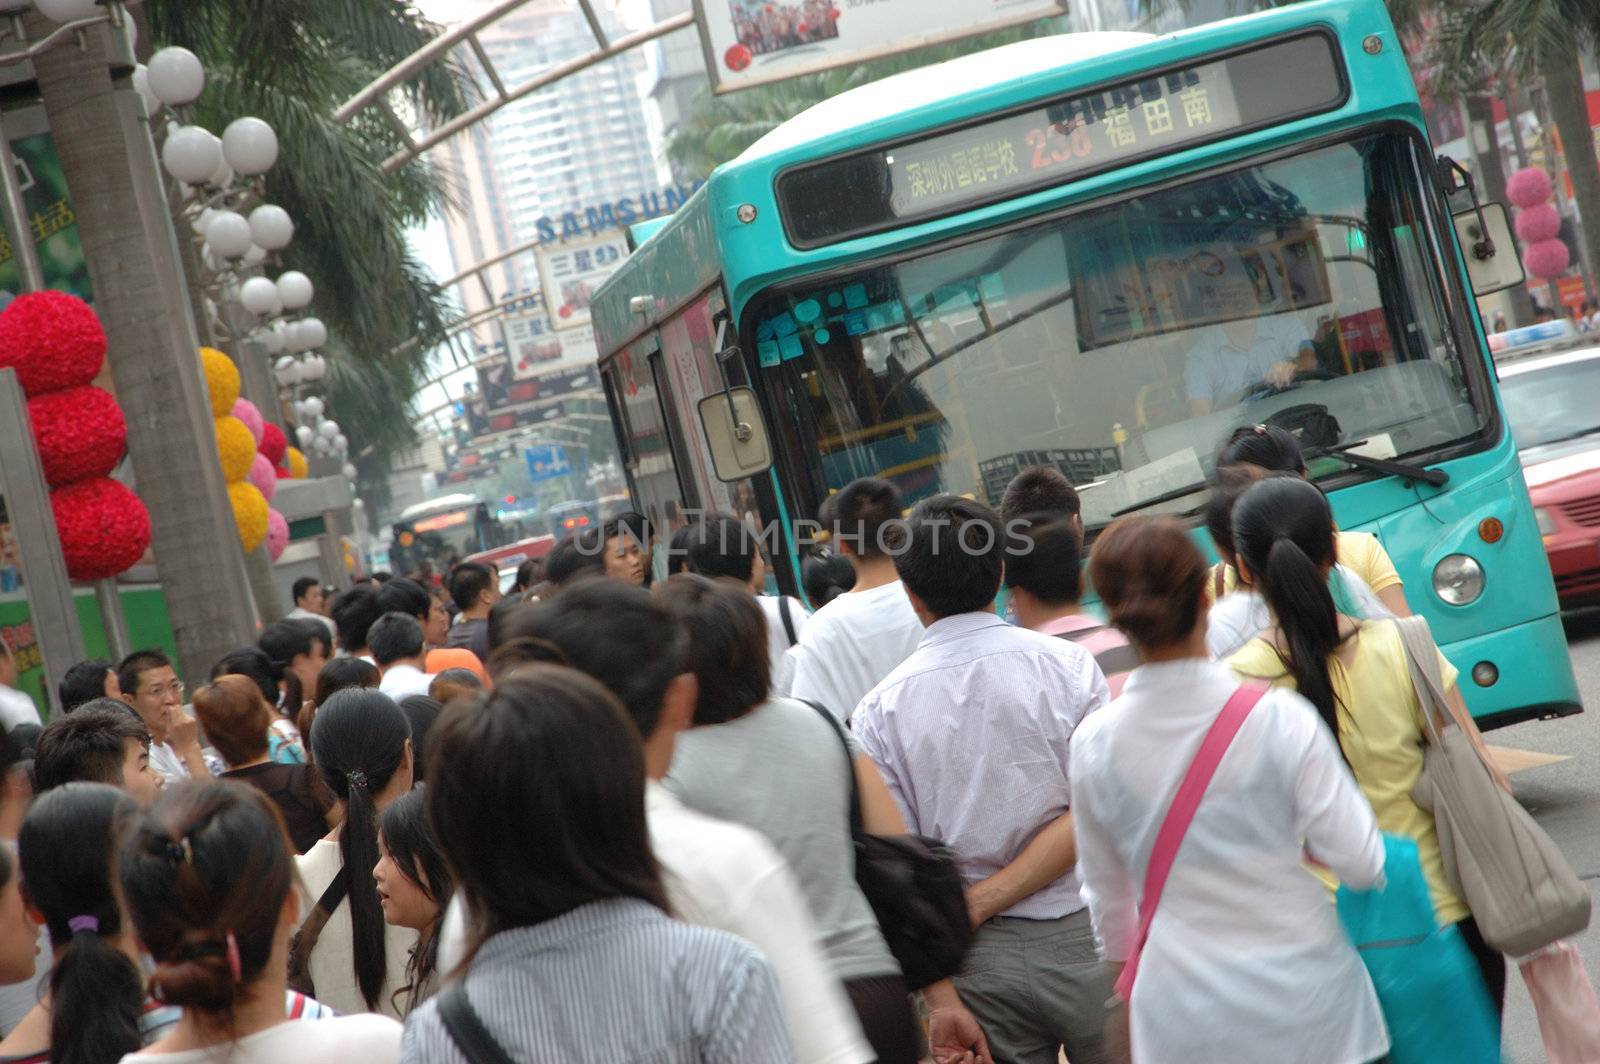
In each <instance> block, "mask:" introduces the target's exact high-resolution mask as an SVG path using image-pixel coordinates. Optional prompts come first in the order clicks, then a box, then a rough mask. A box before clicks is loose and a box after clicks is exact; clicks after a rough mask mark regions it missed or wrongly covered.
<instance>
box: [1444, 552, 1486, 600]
mask: <svg viewBox="0 0 1600 1064" xmlns="http://www.w3.org/2000/svg"><path fill="white" fill-rule="evenodd" d="M1433 591H1434V594H1436V595H1438V596H1439V597H1440V598H1442V599H1444V600H1445V601H1446V602H1448V603H1449V604H1450V605H1452V606H1465V605H1467V604H1468V603H1469V602H1473V601H1476V599H1477V598H1478V596H1479V595H1481V594H1483V566H1481V565H1479V564H1478V563H1477V562H1475V561H1473V560H1472V559H1471V558H1469V557H1467V556H1466V555H1465V554H1447V555H1445V556H1444V558H1442V559H1441V560H1440V562H1439V564H1438V565H1435V566H1434V567H1433Z"/></svg>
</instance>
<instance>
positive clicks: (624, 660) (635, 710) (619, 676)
mask: <svg viewBox="0 0 1600 1064" xmlns="http://www.w3.org/2000/svg"><path fill="white" fill-rule="evenodd" d="M506 637H507V644H508V645H509V644H510V643H511V642H512V641H514V640H516V639H518V638H520V637H531V638H533V639H536V640H539V641H541V642H543V643H544V644H546V645H547V646H550V647H554V648H555V649H556V650H557V651H558V652H559V653H560V654H562V655H563V656H564V657H565V659H566V660H567V661H569V662H571V664H572V667H573V668H575V669H577V670H578V671H580V672H583V673H587V674H588V675H590V676H593V677H594V678H595V679H596V680H599V681H600V682H601V683H602V684H604V685H605V686H606V687H607V688H609V689H610V691H611V693H612V694H614V695H616V696H617V697H618V698H620V699H621V700H622V704H623V705H624V706H625V707H627V710H628V713H629V715H630V716H632V717H633V720H634V723H635V724H637V725H638V727H639V734H640V735H643V736H646V737H648V736H649V735H651V733H653V732H654V731H655V730H656V724H657V723H658V722H659V720H660V717H661V702H662V699H664V698H665V697H666V694H667V686H668V685H669V684H671V683H672V679H673V677H675V676H677V675H678V674H679V673H681V672H683V671H684V669H685V662H686V660H687V655H688V646H687V644H688V639H687V637H686V635H685V633H684V631H683V625H681V624H680V623H679V622H678V619H677V618H676V617H674V616H673V615H672V613H671V612H670V611H669V610H668V609H667V608H666V607H665V606H664V605H662V604H661V603H659V602H657V601H655V599H653V598H651V597H650V592H648V591H646V590H645V589H644V588H642V587H633V586H632V585H630V584H625V583H623V582H622V581H620V580H585V581H583V582H581V583H579V584H575V585H573V586H572V587H569V588H565V589H563V590H562V592H561V594H560V595H558V596H556V598H554V599H551V600H549V601H547V602H540V603H536V604H535V605H532V606H529V607H528V608H527V609H526V610H523V611H521V612H520V613H518V614H516V615H515V616H514V617H512V618H511V620H510V622H509V623H508V624H507V625H506ZM502 649H508V647H502Z"/></svg>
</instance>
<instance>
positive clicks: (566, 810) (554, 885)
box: [426, 581, 667, 948]
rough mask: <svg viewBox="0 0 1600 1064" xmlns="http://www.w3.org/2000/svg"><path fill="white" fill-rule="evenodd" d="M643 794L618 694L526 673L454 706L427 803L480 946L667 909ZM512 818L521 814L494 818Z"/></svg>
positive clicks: (438, 743)
mask: <svg viewBox="0 0 1600 1064" xmlns="http://www.w3.org/2000/svg"><path fill="white" fill-rule="evenodd" d="M611 583H613V582H612V581H606V584H607V585H610V584H611ZM618 586H619V589H620V590H623V591H630V592H634V593H636V594H637V595H639V596H643V597H644V598H646V599H648V597H649V595H648V593H647V592H645V591H644V590H643V589H642V588H636V587H631V586H628V585H618ZM583 590H588V588H584V589H583ZM644 785H645V768H644V750H643V747H642V745H641V743H640V740H639V731H638V729H637V728H635V727H634V725H633V724H632V722H630V721H629V720H628V717H627V714H626V713H625V712H624V710H623V708H622V706H621V705H619V704H618V702H617V699H616V697H615V696H614V695H613V694H612V693H611V692H610V691H608V690H607V689H606V688H605V687H603V686H602V685H601V684H599V683H597V682H596V681H595V680H593V679H591V678H589V677H588V676H585V675H583V674H581V673H579V672H576V671H574V670H572V669H566V668H562V667H560V666H554V665H530V666H526V667H525V668H524V669H522V670H520V671H518V672H517V674H516V675H515V676H512V677H508V678H507V679H505V680H503V681H502V682H501V683H499V684H497V685H496V687H495V689H494V690H493V691H492V692H489V693H487V694H484V695H480V696H479V697H478V698H476V699H474V700H472V701H467V700H465V699H463V700H461V701H458V702H455V703H452V704H451V705H450V707H449V708H447V709H446V710H445V711H444V715H443V716H442V717H440V718H439V723H438V725H437V726H436V729H435V733H434V738H433V741H432V742H431V743H430V744H429V746H428V785H427V790H426V793H427V798H426V801H427V806H428V819H429V821H430V822H431V823H432V825H433V828H434V831H435V832H436V833H437V835H438V839H439V846H440V849H441V850H443V852H444V855H445V859H446V860H447V861H448V862H449V864H450V869H451V871H452V872H454V873H455V876H456V882H457V889H459V890H460V891H461V892H462V893H463V895H464V896H465V897H466V899H467V904H468V912H469V917H470V919H469V923H470V924H471V926H472V936H471V937H472V940H473V945H474V948H475V947H476V946H478V945H481V944H482V942H483V940H484V939H486V938H488V937H490V936H492V935H495V934H497V933H499V932H501V931H505V930H509V929H511V928H517V927H531V926H534V925H537V924H540V923H543V922H545V921H547V920H552V919H554V918H556V917H557V916H560V915H562V914H563V913H567V912H570V911H572V910H573V909H576V908H578V907H579V906H580V905H585V904H587V903H589V902H592V901H599V900H602V899H605V898H638V899H640V900H642V901H646V902H648V903H650V904H652V905H654V906H656V907H657V908H659V909H661V910H662V911H664V912H665V911H667V901H666V895H665V891H664V890H663V888H662V886H661V875H660V870H659V867H658V866H657V864H656V860H655V857H654V856H653V855H652V853H651V850H650V842H649V836H648V833H647V830H646V826H645V812H644ZM508 809H514V810H516V811H517V815H516V816H514V817H513V816H498V815H494V814H493V812H492V811H493V810H508Z"/></svg>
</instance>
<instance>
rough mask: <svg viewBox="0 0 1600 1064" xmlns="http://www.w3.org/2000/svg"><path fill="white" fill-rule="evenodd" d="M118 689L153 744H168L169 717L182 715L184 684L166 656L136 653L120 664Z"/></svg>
mask: <svg viewBox="0 0 1600 1064" xmlns="http://www.w3.org/2000/svg"><path fill="white" fill-rule="evenodd" d="M117 686H118V687H119V688H120V689H121V692H122V700H123V701H124V702H126V703H127V704H128V705H130V706H132V707H133V709H134V712H136V713H138V714H139V719H140V720H142V721H144V726H145V727H146V728H147V729H149V731H150V739H151V741H152V742H157V743H164V742H166V741H167V721H168V718H169V715H170V714H172V713H179V712H182V711H183V683H182V681H180V680H179V679H178V672H177V670H176V669H174V668H173V667H172V662H171V661H170V660H169V659H168V658H167V656H166V655H165V654H163V653H162V652H161V651H159V650H136V651H134V652H133V653H132V654H129V655H128V656H127V657H125V658H123V659H122V660H121V661H120V662H118V663H117Z"/></svg>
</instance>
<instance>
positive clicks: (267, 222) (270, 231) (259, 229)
mask: <svg viewBox="0 0 1600 1064" xmlns="http://www.w3.org/2000/svg"><path fill="white" fill-rule="evenodd" d="M228 128H229V129H232V128H233V127H232V126H229V127H228ZM234 169H238V167H235V168H234ZM243 172H244V171H242V170H241V171H240V173H243ZM250 235H251V236H252V237H254V238H255V242H256V243H257V244H259V245H260V246H261V247H262V248H263V249H264V250H266V251H282V250H283V249H284V248H286V247H288V246H289V241H291V240H293V239H294V222H293V221H291V220H290V218H289V212H288V211H286V210H284V209H283V208H282V207H279V206H277V205H276V204H273V203H263V204H262V205H261V206H259V207H257V208H256V209H255V210H253V211H251V212H250Z"/></svg>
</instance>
